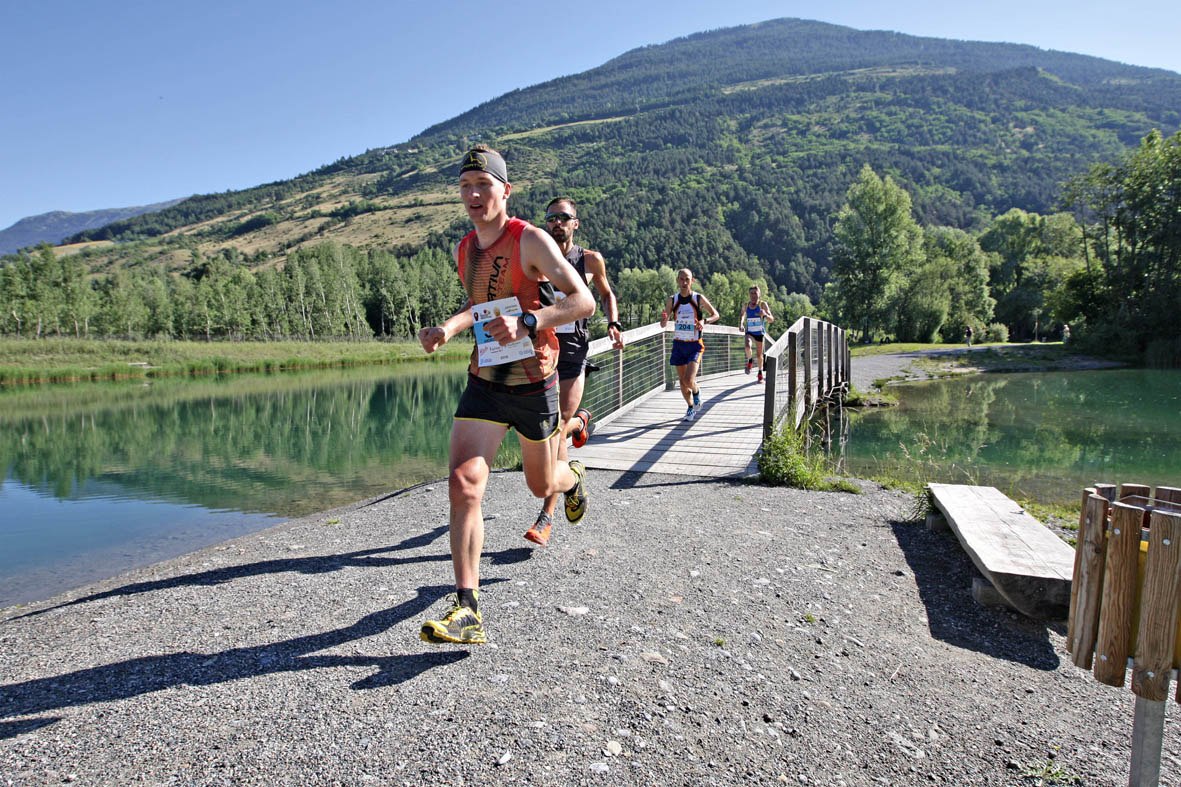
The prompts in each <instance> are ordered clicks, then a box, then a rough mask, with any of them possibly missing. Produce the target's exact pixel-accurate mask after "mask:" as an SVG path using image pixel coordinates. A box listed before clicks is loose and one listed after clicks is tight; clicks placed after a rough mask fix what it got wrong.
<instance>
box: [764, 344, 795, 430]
mask: <svg viewBox="0 0 1181 787" xmlns="http://www.w3.org/2000/svg"><path fill="white" fill-rule="evenodd" d="M777 368H779V359H778V358H776V357H775V356H773V355H772V356H766V355H765V356H763V372H764V374H765V377H766V383H765V385H766V386H767V388H766V390H765V391H763V441H764V442H766V441H767V440H769V439H770V438H771V433H772V432H773V431H774V430H775V393H776V386H777V385H778V384H777V382H776V378H775V370H776V369H777ZM792 417H793V418H794V417H795V413H794V412H793V413H792Z"/></svg>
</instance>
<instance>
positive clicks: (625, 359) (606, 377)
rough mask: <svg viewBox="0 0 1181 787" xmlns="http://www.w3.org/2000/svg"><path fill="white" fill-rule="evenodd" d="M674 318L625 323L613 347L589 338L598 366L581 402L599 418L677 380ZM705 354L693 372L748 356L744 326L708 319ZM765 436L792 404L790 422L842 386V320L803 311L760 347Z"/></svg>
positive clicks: (845, 370) (729, 366)
mask: <svg viewBox="0 0 1181 787" xmlns="http://www.w3.org/2000/svg"><path fill="white" fill-rule="evenodd" d="M672 331H673V326H672V325H671V324H669V325H668V326H666V327H664V328H662V327H660V323H658V322H654V323H649V324H648V325H643V326H641V327H639V328H633V329H631V330H629V331H624V333H623V341H624V348H623V349H622V350H616V349H615V348H613V347H612V346H611V339H610V338H606V337H605V338H602V339H595V340H594V341H593V342H591V344H590V349H589V351H588V353H587V356H588V358H589V359H590V361H591V363H593V364H595V366H597V367H598V371H596V372H595V373H594V374H590V375H588V376H587V380H586V390H585V391H584V392H583V396H582V403H583V406H584V407H586V408H587V409H589V410H590V411H591V413H593V414H594V416H595V423H596V424H600V425H601V424H605V423H607V422H609V421H610V420H612V419H613V418H615V417H616V416H618V414H619V413H621V412H624V411H626V410H628V409H630V408H631V407H633V406H634V405H636V404H639V403H640V402H642V401H643V400H645V399H647V398H648V397H650V396H653V395H655V394H657V393H659V392H660V391H665V390H670V389H672V388H673V387H675V386H676V383H677V376H676V373H675V372H674V371H673V370H672V368H671V367H669V365H668V355H669V350H670V349H671V348H672V345H671V342H672V337H671V336H670V334H671V333H672ZM703 338H704V340H705V355H704V356H703V357H702V360H701V369H700V371H699V373H698V374H699V376H701V377H705V376H709V375H714V374H729V373H731V372H736V371H738V370H739V369H741V368H742V367H743V366H744V365H745V363H746V354H745V352H744V350H743V333H742V331H741V330H739V329H738V328H735V327H733V326H729V325H707V326H705V330H704V332H703ZM764 356H765V371H764V373H765V377H766V390H765V392H764V397H765V404H764V418H763V439H766V438H767V436H768V435H769V434H770V432H771V429H773V428H774V425H775V423H776V422H777V420H778V419H779V418H780V416H781V414H782V413H783V412H784V410H785V409H786V408H787V407H788V406H789V405H791V406H792V407H793V408H794V409H792V410H791V411H790V412H791V414H792V417H793V420H792V426H793V427H798V426H799V424H800V422H801V420H803V417H804V415H805V413H807V412H810V411H811V410H813V409H814V408H815V407H816V404H817V403H818V402H820V401H822V400H824V399H826V398H828V397H829V396H831V395H832V394H834V393H839V392H841V391H844V390H847V389H848V384H849V343H848V338H847V335H846V333H845V331H844V329H842V328H838V327H837V326H835V325H833V324H832V323H829V322H824V321H823V320H814V319H811V318H808V317H802V318H800V319H799V320H796V322H795V324H793V325H792V326H791V327H790V328H788V329H787V332H786V333H784V334H783V335H782V336H780V337H779V339H778V340H777V341H776V342H775V343H774V344H772V345H770V346H769V347H767V348H765V353H764Z"/></svg>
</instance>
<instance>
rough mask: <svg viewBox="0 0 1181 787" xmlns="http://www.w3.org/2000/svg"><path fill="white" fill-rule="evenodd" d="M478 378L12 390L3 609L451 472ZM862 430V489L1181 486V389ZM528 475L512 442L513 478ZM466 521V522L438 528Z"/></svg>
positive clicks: (987, 392)
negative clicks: (870, 481) (471, 386)
mask: <svg viewBox="0 0 1181 787" xmlns="http://www.w3.org/2000/svg"><path fill="white" fill-rule="evenodd" d="M464 369H465V365H464V364H463V363H451V364H443V363H429V362H428V363H417V364H406V365H405V366H399V367H389V366H384V367H362V368H357V369H345V370H331V371H317V372H304V373H283V374H272V375H232V376H228V377H225V378H216V379H197V380H193V379H164V380H154V381H151V382H150V383H147V384H145V383H143V382H142V381H141V382H136V383H128V384H110V385H76V386H56V387H53V386H50V387H43V388H36V389H30V388H8V389H0V469H2V470H3V475H2V476H0V478H2V479H3V483H2V486H0V544H2V545H3V547H2V548H0V608H2V607H5V606H8V605H11V604H16V603H20V602H25V601H33V600H39V599H44V598H48V597H49V596H52V595H54V594H56V593H59V592H61V591H63V590H67V589H69V588H72V587H77V586H80V585H83V584H87V583H89V582H92V581H94V580H97V579H101V578H104V577H109V576H113V575H115V574H118V573H121V572H123V571H127V570H129V569H131V568H135V567H139V566H144V565H148V564H151V563H153V562H156V561H159V560H162V559H164V558H167V557H172V556H175V555H179V554H184V553H186V552H190V551H193V550H195V549H198V548H200V547H203V546H206V545H209V544H213V543H217V542H219V541H224V540H226V539H229V538H234V537H236V536H239V535H242V534H245V533H249V532H253V531H256V530H260V529H263V528H266V527H269V526H270V525H272V524H276V523H277V522H278V521H279V520H280V519H282V518H288V517H292V516H299V515H303V514H309V513H314V512H316V511H323V510H326V509H329V508H333V507H336V506H341V505H346V504H348V503H352V502H354V501H357V500H360V499H363V498H367V497H374V496H377V495H381V494H386V493H389V492H393V491H396V490H398V489H402V488H404V487H406V486H410V485H412V484H415V483H419V482H422V481H428V480H435V479H442V478H444V477H445V476H446V474H447V442H448V436H449V434H450V429H451V416H452V413H453V412H454V408H455V402H456V401H457V399H458V397H459V394H460V391H461V390H462V387H463V385H464V374H465V372H464ZM898 391H899V393H900V394H901V399H902V405H901V406H900V407H897V408H891V409H888V410H879V411H875V412H868V413H853V414H850V417H849V418H848V420H847V422H846V425H845V428H844V432H845V436H846V443H845V447H844V462H845V465H846V470H847V471H849V472H851V473H853V474H866V475H868V474H873V475H888V476H894V477H901V476H905V475H910V476H911V477H914V478H919V479H924V480H944V481H952V482H960V483H985V484H992V485H994V486H997V487H998V488H1000V489H1001V490H1002V491H1005V492H1007V493H1009V494H1011V495H1016V496H1025V495H1028V496H1031V497H1033V498H1035V499H1039V500H1043V501H1063V502H1068V503H1074V502H1075V501H1076V500H1077V498H1078V495H1079V493H1080V490H1081V489H1082V487H1083V486H1084V485H1085V484H1087V483H1091V482H1093V481H1096V480H1109V481H1113V482H1127V481H1136V482H1141V483H1146V484H1154V485H1155V484H1160V483H1164V484H1167V485H1172V486H1178V485H1181V398H1179V397H1181V372H1177V371H1144V370H1105V371H1092V372H1070V373H1047V374H1019V375H978V376H973V377H968V378H961V379H955V380H944V381H936V382H930V383H922V384H916V385H910V386H905V387H901V388H899V389H898ZM518 458H519V450H517V449H516V441H515V440H514V439H512V438H511V437H510V439H508V440H506V441H505V447H504V448H502V452H501V456H500V457H499V459H498V463H500V464H511V463H513V462H515V461H516V460H517V459H518ZM430 515H431V516H432V517H433V519H432V521H434V522H435V523H436V524H441V523H442V522H444V521H446V515H447V513H446V511H438V512H430Z"/></svg>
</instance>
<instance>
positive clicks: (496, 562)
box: [12, 525, 533, 620]
mask: <svg viewBox="0 0 1181 787" xmlns="http://www.w3.org/2000/svg"><path fill="white" fill-rule="evenodd" d="M446 533H447V525H440V526H439V527H436V528H434V529H433V530H429V531H427V532H425V533H420V534H418V535H416V536H410V537H409V538H406V539H403V540H402V541H400V542H398V543H397V544H394V545H392V546H388V547H375V548H373V549H361V550H358V551H356V552H346V553H344V554H341V555H314V556H310V557H293V558H282V559H279V560H260V561H258V562H256V563H245V564H243V565H239V566H226V567H225V568H214V569H210V570H209V571H198V572H196V573H193V574H182V575H180V576H176V577H168V578H166V579H155V580H151V581H149V582H133V583H131V584H130V585H123V586H121V587H117V588H112V589H111V590H104V591H103V592H101V593H92V594H90V595H88V596H82V597H80V598H76V599H73V600H71V601H66V602H63V603H61V604H57V605H54V606H52V607H46V608H44V609H38V610H34V611H32V612H26V613H25V614H23V615H17V616H15V617H13V618H12V620H17V619H19V618H31V617H36V616H38V615H44V614H45V613H46V612H50V611H52V610H55V609H61V608H62V607H72V606H76V605H78V604H86V603H89V602H91V601H99V600H101V599H105V598H111V597H114V596H132V595H136V594H139V593H151V592H153V591H157V590H168V589H170V588H178V587H186V586H207V587H211V586H213V585H220V584H222V583H225V582H229V581H231V580H234V579H241V578H242V577H254V576H261V575H263V574H279V573H283V572H288V571H289V572H293V573H296V574H326V573H328V572H330V571H339V570H340V569H342V568H346V567H360V568H386V567H391V566H403V565H408V564H412V563H439V562H450V561H451V555H450V554H436V555H420V556H416V557H387V556H385V555H386V554H387V553H390V552H399V551H402V550H406V549H417V548H419V547H424V546H427V545H428V544H430V543H431V542H433V541H434V540H435V539H437V538H439V537H440V536H442V535H444V534H446ZM532 555H533V550H532V549H529V548H528V547H517V548H514V549H503V550H501V551H499V552H487V553H485V554H484V558H487V559H488V561H489V563H490V564H491V565H493V566H505V565H511V564H513V563H520V562H523V561H525V560H528V559H529V558H530V557H532Z"/></svg>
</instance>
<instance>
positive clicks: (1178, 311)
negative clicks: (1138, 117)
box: [1066, 131, 1181, 353]
mask: <svg viewBox="0 0 1181 787" xmlns="http://www.w3.org/2000/svg"><path fill="white" fill-rule="evenodd" d="M1066 197H1067V200H1068V202H1069V204H1071V205H1072V206H1073V207H1074V208H1076V209H1077V210H1079V211H1080V213H1082V215H1083V216H1084V220H1085V221H1087V229H1086V242H1087V247H1088V248H1089V250H1090V252H1091V253H1092V254H1093V256H1094V260H1095V262H1096V263H1097V265H1098V266H1099V274H1098V276H1093V275H1091V274H1090V273H1084V272H1082V271H1077V272H1075V274H1074V275H1073V277H1072V278H1071V279H1069V281H1070V282H1071V285H1073V286H1071V287H1069V290H1070V293H1069V296H1070V297H1068V298H1067V299H1066V300H1067V301H1068V302H1069V304H1070V308H1071V309H1072V310H1073V309H1077V310H1079V311H1081V312H1082V314H1083V316H1084V317H1085V319H1086V323H1087V325H1088V330H1089V331H1095V332H1103V333H1105V334H1107V335H1108V336H1110V337H1111V339H1112V341H1113V342H1116V343H1118V345H1122V346H1123V347H1125V348H1127V349H1128V350H1130V351H1132V352H1136V353H1144V351H1145V350H1146V349H1147V347H1148V345H1149V343H1150V342H1159V341H1161V340H1173V339H1177V338H1181V132H1178V133H1176V134H1174V135H1173V136H1171V137H1169V138H1168V139H1166V138H1164V137H1163V136H1162V135H1161V134H1160V132H1159V131H1153V132H1152V133H1150V134H1148V135H1147V136H1145V137H1144V139H1143V140H1142V141H1141V143H1140V146H1139V148H1137V149H1136V151H1135V152H1133V153H1131V154H1129V155H1127V156H1124V157H1122V158H1120V159H1119V160H1118V161H1117V162H1116V163H1114V164H1096V165H1095V166H1094V167H1092V169H1091V171H1090V172H1089V173H1088V174H1087V175H1085V176H1082V177H1079V178H1076V179H1075V180H1074V181H1073V182H1072V183H1071V184H1069V186H1068V189H1067V195H1066ZM1089 267H1090V266H1088V268H1089ZM1084 276H1086V277H1087V279H1089V281H1090V283H1092V284H1093V285H1095V289H1096V292H1095V294H1094V298H1090V299H1088V298H1084V297H1081V296H1082V295H1083V293H1080V292H1079V289H1080V288H1081V284H1082V282H1083V280H1084V279H1083V277H1084ZM1159 347H1161V345H1159V344H1158V345H1157V348H1158V350H1157V352H1159Z"/></svg>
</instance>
